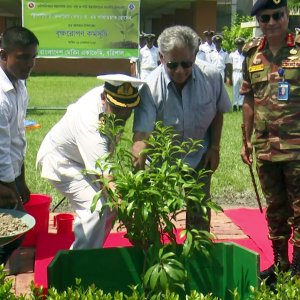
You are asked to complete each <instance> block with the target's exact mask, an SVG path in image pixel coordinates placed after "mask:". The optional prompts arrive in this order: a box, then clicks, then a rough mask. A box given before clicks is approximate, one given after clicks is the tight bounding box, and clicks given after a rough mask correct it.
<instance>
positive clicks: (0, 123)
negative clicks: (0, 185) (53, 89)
mask: <svg viewBox="0 0 300 300" xmlns="http://www.w3.org/2000/svg"><path fill="white" fill-rule="evenodd" d="M27 105H28V94H27V90H26V87H25V83H24V81H23V80H17V81H16V82H15V85H13V84H12V83H11V81H10V80H9V79H8V77H7V76H6V74H5V73H4V71H3V70H2V68H1V67H0V180H1V181H3V182H12V181H14V180H15V178H17V177H18V176H19V175H20V174H21V168H22V165H23V162H24V157H25V150H26V140H25V126H24V121H25V115H26V109H27Z"/></svg>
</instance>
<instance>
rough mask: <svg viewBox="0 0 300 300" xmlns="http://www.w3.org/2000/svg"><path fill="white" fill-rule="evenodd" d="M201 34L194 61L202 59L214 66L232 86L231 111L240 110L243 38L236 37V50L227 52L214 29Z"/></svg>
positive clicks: (220, 37) (241, 101)
mask: <svg viewBox="0 0 300 300" xmlns="http://www.w3.org/2000/svg"><path fill="white" fill-rule="evenodd" d="M203 34H204V36H205V42H204V43H200V45H199V51H198V52H197V56H196V63H197V62H198V61H199V60H202V61H206V62H208V63H210V64H212V65H213V66H215V67H216V69H217V70H218V71H219V72H220V73H221V75H222V78H223V80H224V82H226V81H228V82H229V83H230V85H232V86H233V101H232V102H233V103H232V104H233V111H237V110H241V109H242V105H243V100H244V96H242V95H240V93H239V90H240V87H241V84H242V79H243V74H242V65H243V61H244V58H245V57H244V55H243V52H242V48H243V46H244V44H245V40H244V39H243V38H241V37H238V38H237V39H236V40H235V45H236V50H235V51H233V52H231V53H228V52H227V51H225V50H224V49H223V47H222V42H223V37H222V36H221V35H219V34H216V35H214V31H210V30H209V31H208V30H206V31H204V32H203ZM200 41H201V40H200Z"/></svg>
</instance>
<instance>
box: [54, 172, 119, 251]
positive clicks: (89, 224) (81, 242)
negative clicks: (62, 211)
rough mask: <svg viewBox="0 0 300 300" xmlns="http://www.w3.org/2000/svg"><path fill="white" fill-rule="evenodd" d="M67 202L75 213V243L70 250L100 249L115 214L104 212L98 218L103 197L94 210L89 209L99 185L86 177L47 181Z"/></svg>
mask: <svg viewBox="0 0 300 300" xmlns="http://www.w3.org/2000/svg"><path fill="white" fill-rule="evenodd" d="M49 182H50V183H51V184H52V185H53V186H54V187H55V188H56V189H58V190H59V191H60V192H61V193H62V195H64V196H65V197H66V198H67V199H68V200H69V201H70V204H71V206H72V208H73V209H74V211H75V212H76V215H77V216H76V218H75V222H74V234H75V241H74V242H73V244H72V245H71V247H70V249H89V248H102V247H103V244H104V242H105V240H106V238H107V236H108V234H109V232H110V230H111V228H112V224H113V221H114V218H115V213H112V212H111V211H110V210H108V209H107V210H106V211H105V213H104V215H103V217H102V218H99V211H100V209H101V207H102V204H103V203H104V201H105V199H103V197H102V198H101V200H99V201H98V204H97V208H96V210H95V211H94V212H93V213H92V212H91V210H90V208H91V205H92V201H93V197H94V195H95V194H96V193H97V192H98V191H99V185H98V183H96V182H93V180H92V179H91V178H89V177H87V176H86V175H83V174H78V175H76V176H75V177H74V176H72V177H69V176H66V175H64V176H61V181H54V180H49Z"/></svg>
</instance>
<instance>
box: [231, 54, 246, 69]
mask: <svg viewBox="0 0 300 300" xmlns="http://www.w3.org/2000/svg"><path fill="white" fill-rule="evenodd" d="M229 59H230V62H231V63H232V70H233V72H235V71H237V72H242V70H243V61H244V59H245V56H244V55H243V54H242V53H240V52H239V51H238V50H235V51H234V52H231V53H230V54H229Z"/></svg>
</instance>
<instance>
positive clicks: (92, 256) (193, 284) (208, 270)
mask: <svg viewBox="0 0 300 300" xmlns="http://www.w3.org/2000/svg"><path fill="white" fill-rule="evenodd" d="M123 130H124V126H123V125H122V124H120V122H118V120H116V119H115V117H114V115H106V114H105V115H103V116H102V119H101V120H100V122H99V132H100V133H101V134H105V135H106V136H107V138H108V140H109V147H110V149H111V150H112V151H111V153H110V154H108V155H107V156H106V157H100V158H99V159H98V161H97V169H98V170H99V171H98V172H93V174H94V175H96V176H97V178H99V181H100V183H101V186H102V190H101V191H99V193H98V194H97V195H96V196H95V197H94V201H93V207H92V209H95V207H96V205H97V201H98V199H99V198H100V195H101V193H106V198H107V201H106V203H105V204H104V205H103V207H102V211H101V213H100V214H102V213H103V212H104V210H105V209H106V208H109V209H111V210H115V211H116V212H117V217H116V222H118V223H119V224H120V225H119V229H120V230H122V229H126V236H127V237H128V239H129V240H130V241H131V242H132V244H133V245H134V246H135V247H131V248H127V249H122V248H111V249H93V250H87V251H82V250H78V251H69V252H68V253H65V254H66V255H67V256H68V257H67V256H65V257H64V258H61V259H57V261H56V262H54V263H51V265H52V266H50V272H49V268H48V280H49V277H50V286H51V281H55V284H53V286H54V287H56V288H58V289H63V288H64V287H65V286H69V285H70V284H72V283H71V280H69V279H68V280H69V281H68V282H67V283H66V282H65V284H64V285H61V286H59V285H60V284H61V281H66V280H67V279H66V278H67V277H68V275H69V272H70V271H66V273H64V271H63V270H64V269H70V268H68V267H67V264H68V265H69V267H70V266H72V267H74V264H77V269H81V270H82V269H87V268H91V266H92V267H94V268H97V272H98V273H97V274H98V275H97V276H96V275H95V272H96V271H95V270H93V272H90V271H88V270H86V272H84V273H80V275H78V274H79V273H76V275H74V276H75V277H79V276H80V277H82V280H84V279H86V278H87V277H91V276H93V279H91V278H90V279H91V280H89V282H86V285H88V284H91V283H96V281H97V282H99V284H100V285H99V287H100V288H103V286H104V285H105V283H106V282H109V284H114V285H115V286H114V287H113V288H112V289H111V290H110V291H112V290H114V289H118V288H119V289H121V290H123V288H124V287H125V286H128V285H129V283H130V284H137V285H138V288H139V289H140V290H141V291H142V292H143V293H145V295H146V298H147V299H150V298H152V297H153V298H155V297H159V296H160V295H161V293H163V292H165V291H166V290H169V291H171V292H173V291H174V292H179V293H185V292H189V291H191V290H193V289H196V290H200V292H208V293H209V292H214V293H216V294H217V296H220V297H223V296H224V295H226V294H227V293H228V289H232V290H234V288H236V287H237V286H238V285H240V286H241V289H248V288H249V285H250V284H252V285H254V286H255V285H256V284H257V270H255V267H257V256H255V257H253V255H252V254H251V255H250V257H249V256H247V254H246V256H245V254H244V253H243V251H242V250H240V248H238V249H232V248H230V249H229V248H226V247H224V246H223V245H221V244H218V245H215V244H214V243H212V235H211V234H210V233H209V232H207V231H199V230H196V229H194V228H187V229H183V230H182V231H181V232H180V237H181V238H182V239H183V243H180V242H179V241H178V240H177V239H176V230H177V229H176V228H175V225H174V221H176V218H177V216H178V214H179V213H181V212H182V211H186V209H187V205H186V204H187V201H193V202H194V203H196V204H197V206H198V207H199V208H200V209H201V210H202V211H203V212H205V211H207V208H208V207H210V208H211V209H213V210H220V209H221V208H220V207H219V206H218V205H217V204H215V203H214V202H212V201H204V200H203V192H202V187H203V185H202V183H201V181H199V180H197V179H199V177H201V176H203V175H204V173H203V172H204V171H199V172H197V173H195V171H194V170H193V169H191V168H190V167H189V166H188V165H187V164H186V163H184V160H183V158H184V156H185V155H188V154H189V153H191V152H193V151H195V149H197V148H198V147H201V142H200V141H193V140H189V141H185V142H178V141H177V135H176V134H175V133H174V131H173V129H172V128H171V127H165V126H162V124H161V123H159V122H158V123H157V124H156V128H155V131H154V132H153V134H152V135H151V136H150V139H149V141H148V147H147V149H145V150H144V152H143V154H145V155H147V157H149V159H151V162H150V163H149V164H147V166H146V168H145V169H144V170H135V169H134V168H133V166H132V155H131V151H130V149H131V147H130V146H131V141H130V140H129V139H128V138H126V136H125V135H124V136H123V135H122V132H123ZM108 172H111V174H112V176H113V181H114V184H115V188H114V189H110V188H108V186H109V180H108V179H106V178H107V177H104V176H102V175H103V174H104V173H105V174H107V173H108ZM110 186H111V185H110ZM80 251H81V252H80ZM240 251H241V252H242V253H240ZM227 252H228V253H229V258H228V253H227ZM79 254H80V258H79ZM112 255H114V256H112ZM235 256H237V257H240V256H242V257H243V259H240V260H238V263H237V265H238V266H237V267H235V268H233V266H232V265H231V263H232V262H233V260H234V259H236V257H235ZM123 258H126V259H125V260H126V263H124V259H123ZM89 260H92V262H90V263H89V262H88V261H89ZM100 260H101V262H100ZM245 260H247V261H248V262H249V263H253V262H254V269H253V272H252V271H251V270H250V271H249V270H248V269H251V266H250V267H249V268H248V267H247V268H246V269H247V270H246V272H245V268H244V266H243V263H245ZM96 262H97V263H96ZM227 263H230V265H229V266H226V265H225V264H227ZM54 264H56V265H57V268H59V272H54V271H53V269H54V268H53V265H54ZM65 264H66V267H65V268H64V265H65ZM78 264H80V266H79V265H78ZM87 264H89V267H87ZM255 264H256V265H255ZM112 265H113V266H112ZM115 267H116V268H117V269H114V268H115ZM125 269H127V270H125ZM57 271H58V269H57ZM109 271H110V272H109ZM227 272H230V276H231V277H230V276H228V274H226V273H227ZM100 273H101V274H100ZM111 273H112V275H110V274H111ZM245 273H246V277H243V278H240V276H244V274H245ZM117 274H121V275H122V276H123V277H122V279H119V278H118V279H117V278H116V276H117ZM225 274H226V275H225ZM58 276H59V277H58ZM110 276H111V277H110ZM96 277H97V278H96ZM100 277H101V279H100ZM137 277H138V278H137ZM223 277H224V278H223ZM255 282H256V284H255ZM104 290H105V288H104ZM182 295H183V294H182ZM224 299H225V298H224Z"/></svg>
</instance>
